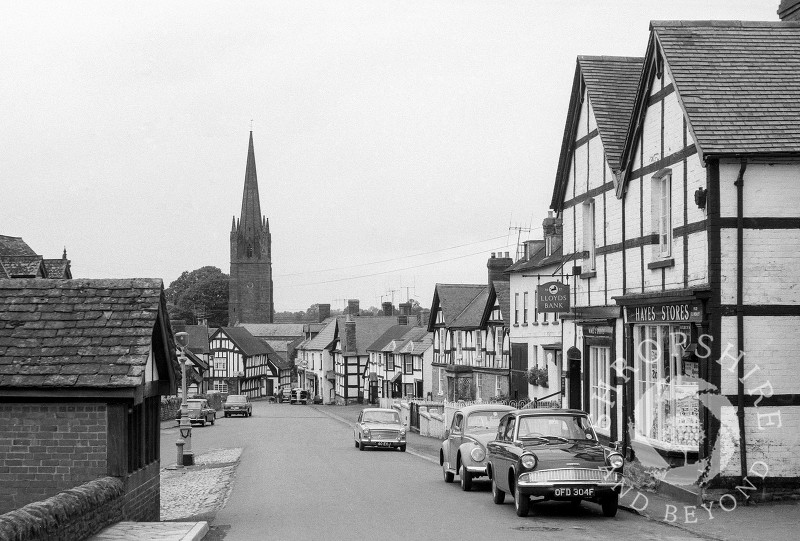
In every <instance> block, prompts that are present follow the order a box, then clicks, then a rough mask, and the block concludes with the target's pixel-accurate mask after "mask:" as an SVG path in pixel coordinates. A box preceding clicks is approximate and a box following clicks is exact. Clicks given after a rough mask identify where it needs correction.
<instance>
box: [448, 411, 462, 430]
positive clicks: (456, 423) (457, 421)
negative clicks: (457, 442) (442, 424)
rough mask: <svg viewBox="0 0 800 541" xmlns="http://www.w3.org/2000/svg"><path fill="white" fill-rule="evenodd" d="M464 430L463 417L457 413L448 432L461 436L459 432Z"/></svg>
mask: <svg viewBox="0 0 800 541" xmlns="http://www.w3.org/2000/svg"><path fill="white" fill-rule="evenodd" d="M463 428H464V416H463V415H462V414H460V413H457V414H456V416H455V417H454V418H453V427H452V430H451V431H450V432H452V433H453V434H461V430H462V429H463Z"/></svg>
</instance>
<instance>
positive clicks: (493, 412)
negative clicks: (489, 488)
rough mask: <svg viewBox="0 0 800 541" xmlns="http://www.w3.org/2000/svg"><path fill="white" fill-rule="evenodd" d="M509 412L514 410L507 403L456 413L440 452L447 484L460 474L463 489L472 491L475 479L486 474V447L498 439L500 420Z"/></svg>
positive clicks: (472, 407) (471, 407)
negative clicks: (496, 437)
mask: <svg viewBox="0 0 800 541" xmlns="http://www.w3.org/2000/svg"><path fill="white" fill-rule="evenodd" d="M509 411H514V408H513V407H511V406H506V405H503V404H481V405H475V406H467V407H464V408H461V409H459V410H456V412H455V413H454V414H453V420H452V421H451V423H450V428H449V429H448V430H447V431H445V434H444V437H445V440H444V441H443V442H442V448H441V449H440V451H439V464H440V465H441V466H442V473H443V474H444V481H445V483H452V482H453V479H454V478H455V476H456V475H458V476H459V478H460V481H461V489H462V490H470V489H471V488H472V480H473V479H474V478H475V477H483V476H484V475H486V444H487V443H489V441H491V440H493V439H494V438H495V436H496V435H497V427H498V426H499V425H500V419H502V418H503V415H505V414H506V413H508V412H509Z"/></svg>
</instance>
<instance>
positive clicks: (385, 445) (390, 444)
mask: <svg viewBox="0 0 800 541" xmlns="http://www.w3.org/2000/svg"><path fill="white" fill-rule="evenodd" d="M391 446H392V443H390V442H388V441H379V442H378V447H391Z"/></svg>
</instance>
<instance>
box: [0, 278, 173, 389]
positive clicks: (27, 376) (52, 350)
mask: <svg viewBox="0 0 800 541" xmlns="http://www.w3.org/2000/svg"><path fill="white" fill-rule="evenodd" d="M159 312H160V313H161V316H159ZM166 314H167V310H166V300H165V299H164V293H163V284H162V282H161V280H156V279H120V280H86V279H80V280H36V279H15V280H14V279H12V280H0V387H35V388H65V387H66V388H95V389H97V388H103V389H108V388H129V387H136V386H139V385H142V384H143V383H144V370H145V365H146V364H147V359H148V357H149V355H150V351H151V347H153V346H154V344H153V334H154V329H155V328H156V325H157V322H158V321H160V320H161V319H162V318H164V320H165V323H164V325H165V326H166V328H165V329H163V330H164V333H165V334H166V335H167V342H168V343H167V344H166V348H167V350H168V352H169V353H168V354H169V358H170V360H171V362H172V363H173V373H174V372H175V371H177V368H176V366H177V358H176V355H175V344H174V341H173V339H172V335H171V330H170V328H169V323H168V321H166ZM165 354H166V353H165ZM161 377H162V378H164V379H166V377H167V375H165V374H162V376H161Z"/></svg>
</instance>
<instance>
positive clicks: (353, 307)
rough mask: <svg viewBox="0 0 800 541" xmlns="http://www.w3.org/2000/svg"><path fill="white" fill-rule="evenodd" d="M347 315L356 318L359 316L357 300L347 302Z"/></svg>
mask: <svg viewBox="0 0 800 541" xmlns="http://www.w3.org/2000/svg"><path fill="white" fill-rule="evenodd" d="M347 313H348V314H350V315H351V316H357V315H358V314H359V307H358V299H348V300H347Z"/></svg>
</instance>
